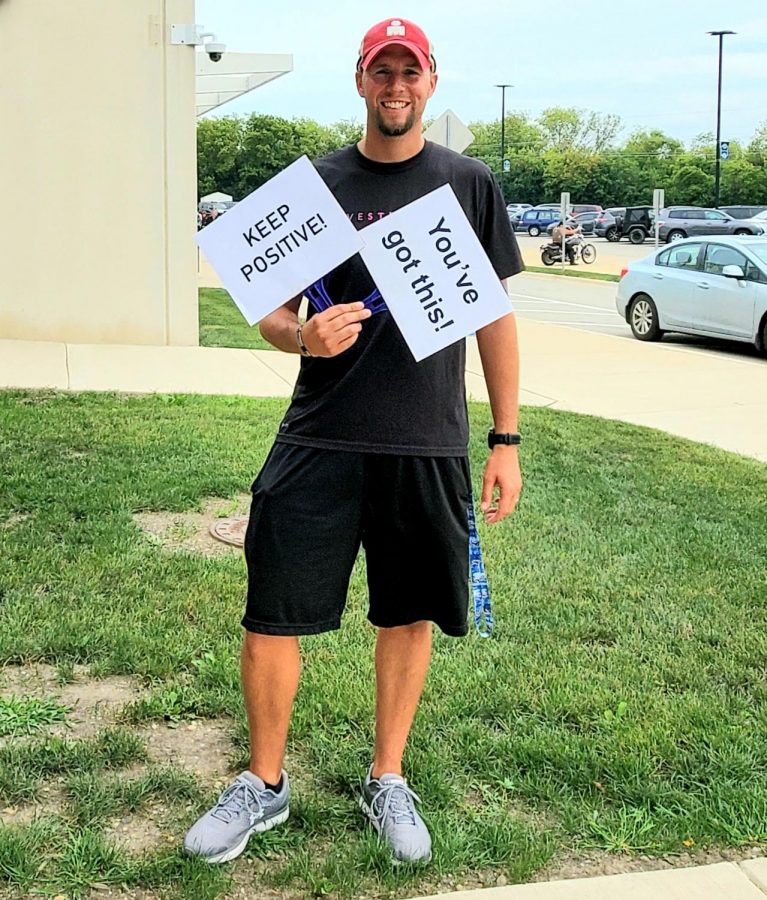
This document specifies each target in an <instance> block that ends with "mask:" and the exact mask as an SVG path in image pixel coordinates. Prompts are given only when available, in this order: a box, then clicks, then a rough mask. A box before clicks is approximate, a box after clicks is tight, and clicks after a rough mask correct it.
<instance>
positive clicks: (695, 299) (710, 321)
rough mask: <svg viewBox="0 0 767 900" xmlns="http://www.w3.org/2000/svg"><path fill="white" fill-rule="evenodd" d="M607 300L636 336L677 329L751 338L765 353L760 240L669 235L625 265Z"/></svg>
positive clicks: (765, 247) (766, 308)
mask: <svg viewBox="0 0 767 900" xmlns="http://www.w3.org/2000/svg"><path fill="white" fill-rule="evenodd" d="M615 305H616V308H617V310H618V313H619V314H620V315H621V316H622V317H623V318H625V320H626V321H627V322H628V324H629V327H630V328H631V331H632V333H633V334H634V337H635V338H637V339H638V340H640V341H657V340H659V339H660V338H661V337H662V336H663V334H664V333H665V332H667V331H677V332H681V333H683V334H699V335H704V336H707V337H718V338H727V339H728V340H732V341H744V342H747V343H753V344H754V345H755V346H756V347H757V349H758V350H759V351H760V352H761V353H765V354H767V238H764V237H735V236H723V237H709V238H705V237H704V238H685V239H682V240H678V241H675V242H674V243H673V245H672V246H671V247H666V248H664V249H663V250H661V251H660V252H659V253H653V254H651V255H650V256H646V257H644V258H643V259H639V260H636V261H635V262H632V263H629V265H628V268H626V269H624V270H623V272H621V280H620V283H619V285H618V293H617V295H616V298H615Z"/></svg>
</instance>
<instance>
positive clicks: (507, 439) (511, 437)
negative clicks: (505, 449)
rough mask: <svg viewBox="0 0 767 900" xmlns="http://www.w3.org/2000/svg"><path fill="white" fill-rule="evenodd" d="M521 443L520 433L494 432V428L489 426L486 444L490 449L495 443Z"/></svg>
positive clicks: (510, 444) (509, 444)
mask: <svg viewBox="0 0 767 900" xmlns="http://www.w3.org/2000/svg"><path fill="white" fill-rule="evenodd" d="M521 443H522V435H521V434H517V433H516V432H515V433H514V434H508V433H507V434H496V432H495V429H494V428H491V429H490V431H488V433H487V446H488V447H489V448H490V449H491V450H492V449H493V447H495V445H496V444H506V445H507V446H514V445H516V444H521Z"/></svg>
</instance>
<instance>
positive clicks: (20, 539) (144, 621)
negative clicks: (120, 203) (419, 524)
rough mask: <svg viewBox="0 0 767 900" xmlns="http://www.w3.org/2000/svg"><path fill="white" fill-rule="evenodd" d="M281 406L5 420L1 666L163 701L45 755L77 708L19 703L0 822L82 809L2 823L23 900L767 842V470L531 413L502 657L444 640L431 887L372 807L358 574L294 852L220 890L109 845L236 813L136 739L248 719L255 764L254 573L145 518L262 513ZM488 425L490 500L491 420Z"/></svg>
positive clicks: (301, 722) (5, 410)
mask: <svg viewBox="0 0 767 900" xmlns="http://www.w3.org/2000/svg"><path fill="white" fill-rule="evenodd" d="M283 408H284V401H283V400H256V399H244V398H211V397H197V396H156V397H128V396H116V395H103V394H101V395H95V394H55V393H36V392H22V391H8V392H3V393H0V422H2V430H0V446H1V447H2V455H1V456H0V664H3V663H14V662H24V661H30V660H43V661H47V662H49V663H51V664H53V665H54V666H56V667H58V669H59V672H60V674H61V678H62V680H67V678H68V677H70V676H71V672H72V667H73V665H75V664H86V665H88V666H89V667H91V669H92V671H93V673H95V674H96V675H98V676H106V675H109V674H131V675H136V676H138V677H140V678H141V679H142V680H143V681H144V683H145V684H146V685H147V686H148V688H149V692H150V693H149V697H148V699H147V700H146V701H145V702H144V703H141V704H138V705H136V706H134V707H132V708H131V709H129V710H127V711H126V714H125V716H124V717H123V722H122V724H121V725H119V726H118V727H111V728H107V729H104V730H102V731H101V732H100V733H98V734H95V735H94V736H92V737H90V738H88V739H87V740H82V741H74V740H70V739H67V738H58V737H57V738H53V737H49V736H47V735H46V728H47V727H49V726H48V725H47V724H46V723H47V720H48V719H51V720H53V719H55V718H56V712H55V708H52V711H51V712H50V713H49V712H45V711H43V712H41V711H40V710H38V709H33V708H32V707H30V706H23V705H20V704H19V702H15V703H14V704H11V702H10V701H6V707H5V708H6V712H5V716H6V720H7V722H8V723H11V722H12V723H14V724H12V725H11V724H8V725H7V726H6V734H9V732H12V733H11V734H10V736H6V737H5V738H4V739H3V740H2V741H0V810H2V809H3V808H4V807H9V806H18V805H23V804H24V803H25V802H28V801H29V800H30V798H34V797H41V796H43V794H42V793H41V792H42V791H43V788H44V787H45V786H46V785H48V784H51V783H60V784H61V785H62V790H63V801H62V804H61V807H60V809H58V810H55V811H53V812H51V813H50V814H48V815H44V816H43V817H42V818H40V819H38V820H37V821H36V822H34V823H32V824H30V825H28V826H26V827H20V826H14V827H11V826H5V827H3V826H0V894H2V893H3V890H6V891H9V892H10V894H11V896H13V895H14V894H17V895H18V896H25V897H26V896H29V895H30V893H31V892H33V891H41V892H50V893H52V894H53V893H64V894H67V895H73V896H77V895H79V894H82V893H85V892H86V890H87V888H88V886H89V885H91V884H93V883H101V884H109V885H121V884H125V885H127V886H128V887H144V888H146V889H152V890H163V889H171V887H172V890H173V891H175V894H174V895H175V896H183V897H188V898H190V900H191V898H194V900H200V898H203V900H204V898H214V897H219V896H224V894H225V892H226V890H227V885H228V883H229V877H230V873H232V872H233V871H234V872H235V873H238V879H239V878H246V879H250V881H246V882H245V883H252V884H253V886H254V889H256V888H257V889H274V888H276V889H278V890H282V891H287V892H289V893H292V894H294V895H300V896H323V895H333V896H338V897H355V896H361V895H365V896H367V897H371V896H381V897H383V896H399V897H406V896H412V895H413V894H415V893H419V892H422V891H425V890H429V889H431V888H432V887H434V886H436V887H439V886H444V885H446V884H449V883H452V884H453V885H455V884H456V883H465V882H466V881H467V880H468V881H470V880H471V879H472V877H473V876H474V875H475V874H476V873H478V872H481V873H491V874H492V876H493V877H495V876H496V875H503V876H504V877H506V878H507V879H508V880H509V882H514V881H524V880H526V879H529V878H530V877H531V876H532V875H533V874H534V873H535V872H536V871H538V870H540V868H541V867H542V866H544V865H545V864H547V863H550V862H551V861H552V860H554V861H556V859H557V858H560V857H562V856H566V855H573V854H574V855H576V856H577V855H578V854H579V853H582V852H584V851H585V850H586V849H588V848H601V849H602V850H605V851H613V852H622V853H642V854H648V855H655V854H675V853H683V852H686V850H687V848H688V847H689V846H691V845H693V843H694V847H695V848H696V849H698V848H709V847H717V846H726V847H738V846H741V845H745V846H748V847H751V846H753V845H754V844H757V845H759V844H764V843H767V681H765V670H766V669H767V621H766V620H767V603H766V602H765V601H766V600H767V588H766V587H765V570H764V561H765V559H767V533H766V530H765V521H767V467H765V466H764V465H761V464H759V463H757V462H755V461H751V460H748V459H743V458H739V457H736V456H733V455H730V454H727V453H724V452H721V451H718V450H715V449H712V448H709V447H705V446H702V445H697V444H693V443H690V442H686V441H683V440H679V439H676V438H672V437H670V436H667V435H664V434H662V433H659V432H654V431H650V430H646V429H642V428H638V427H632V426H629V425H624V424H620V423H614V422H608V421H604V420H600V419H596V418H590V417H586V416H579V415H575V414H568V413H562V412H552V411H548V410H543V409H531V408H526V409H524V410H523V413H522V430H523V431H524V433H525V444H524V446H523V450H522V460H523V468H524V473H525V478H526V487H525V490H524V493H523V497H522V500H521V503H520V506H519V509H518V511H517V513H516V514H515V515H514V517H513V519H512V520H510V521H508V522H507V523H504V524H503V525H502V526H500V527H498V528H495V529H492V528H487V527H485V526H483V525H481V526H480V527H481V537H482V540H483V546H484V551H485V556H486V562H487V566H488V572H489V578H490V584H491V589H492V593H493V600H494V611H495V616H496V622H497V626H496V633H495V635H494V636H493V637H492V638H490V639H485V640H483V639H481V638H479V637H478V636H477V635H475V634H473V633H472V634H471V635H470V636H469V637H468V638H466V639H464V640H455V639H448V638H444V637H441V636H438V637H437V639H436V641H435V651H434V661H433V667H432V670H431V674H430V678H429V681H428V683H427V688H426V691H425V695H424V698H423V703H422V706H421V708H420V711H419V714H418V716H417V718H416V722H415V726H414V730H413V734H412V739H411V743H410V745H409V748H408V752H407V756H406V767H407V773H408V775H409V776H410V779H411V782H412V784H413V786H414V788H415V789H416V791H417V792H418V793H419V794H420V796H421V797H422V800H423V811H424V814H425V816H426V817H427V818H428V820H429V822H430V824H431V827H432V831H433V835H434V846H435V853H434V860H433V863H432V865H431V866H430V867H428V868H427V869H425V870H420V869H412V868H408V867H400V868H394V867H392V866H391V865H390V864H389V863H388V862H387V860H386V857H385V854H384V853H383V852H382V851H381V849H380V848H379V847H378V846H377V844H376V842H375V840H374V838H373V836H372V833H371V832H370V831H369V830H367V829H366V827H365V825H364V822H363V820H362V818H361V816H360V813H359V810H358V809H357V806H356V803H355V798H354V788H355V785H356V784H357V783H358V781H359V779H360V777H361V776H362V774H363V773H364V771H365V769H366V766H367V764H368V762H369V756H370V748H371V740H372V726H373V721H372V709H373V667H372V657H371V653H372V648H373V640H374V633H373V629H371V628H370V627H369V626H368V625H367V623H366V622H365V612H366V597H365V586H364V585H365V582H364V560H362V559H360V560H359V561H358V565H357V567H356V570H355V573H354V577H353V580H352V584H351V589H350V597H349V605H348V609H347V613H346V616H345V620H344V627H343V629H342V630H341V631H340V632H335V633H331V634H326V635H320V636H316V637H312V638H308V639H305V640H304V641H303V644H302V647H303V655H304V661H305V667H304V673H303V678H302V682H301V687H300V690H299V694H298V698H297V701H296V708H295V716H294V722H293V728H292V732H291V736H290V744H289V750H288V757H289V769H290V771H291V772H292V773H293V774H294V775H295V786H296V791H295V795H294V802H293V803H292V804H291V806H292V810H291V818H290V820H289V821H288V823H287V825H286V826H285V827H283V828H280V829H275V830H274V831H272V832H269V833H268V834H266V835H262V836H258V837H256V838H254V839H252V840H251V844H250V846H249V848H248V850H247V851H246V854H245V857H244V858H243V859H241V860H239V861H238V862H236V863H234V864H232V865H228V866H223V867H206V866H205V865H203V864H200V863H199V862H196V861H194V860H189V859H186V858H184V857H183V856H182V855H181V853H180V852H179V846H178V843H177V842H174V843H167V844H165V845H163V846H162V848H160V849H156V850H150V851H146V852H144V853H141V854H138V855H135V856H132V855H129V854H128V853H127V852H125V851H124V850H121V849H119V848H118V847H116V846H114V845H112V844H111V843H110V842H109V841H108V840H107V839H106V837H105V823H106V822H107V820H108V819H109V817H111V816H114V815H118V816H119V815H127V814H129V813H132V812H134V811H136V810H141V809H145V808H147V804H151V802H152V801H154V802H159V803H162V805H163V806H164V807H165V808H167V809H168V810H170V811H172V812H173V814H174V815H175V817H176V819H177V834H178V836H179V838H180V837H181V835H183V832H184V830H185V828H186V827H187V826H188V825H189V824H191V822H192V821H193V820H194V819H195V818H196V816H197V815H198V814H199V813H200V812H201V811H202V810H203V809H204V808H205V807H206V805H207V804H208V803H209V802H210V800H211V799H212V798H213V797H214V796H215V792H214V791H213V790H212V789H211V787H210V785H207V786H206V785H203V784H201V783H200V782H197V781H196V780H195V779H194V778H193V777H192V776H191V775H189V774H188V773H186V772H184V771H183V770H182V769H181V768H176V769H171V770H169V771H159V770H154V769H152V770H150V771H149V772H147V773H145V774H144V775H142V776H141V777H140V778H135V777H133V776H131V775H130V774H129V772H128V770H127V767H129V766H130V765H131V764H132V763H134V762H135V761H138V760H141V759H142V758H144V756H145V754H146V748H145V746H144V744H143V742H142V740H141V738H140V737H139V736H138V734H137V732H136V730H135V726H136V725H137V724H139V723H146V722H147V721H148V720H152V719H155V720H157V721H159V722H160V723H164V721H165V720H169V721H171V723H172V724H173V723H175V724H177V725H179V726H180V727H186V723H187V720H189V719H192V718H194V717H199V718H206V717H218V716H232V717H233V718H234V721H235V723H236V724H235V731H234V736H233V737H234V741H235V747H236V750H235V758H234V760H233V764H234V765H235V766H236V765H243V764H244V762H245V759H246V733H245V727H244V717H243V711H242V706H241V701H240V696H239V684H238V658H237V657H238V647H239V641H240V627H239V618H240V615H241V612H242V604H243V590H244V583H245V577H244V566H243V563H242V560H241V558H240V557H239V556H238V555H236V554H235V555H231V556H227V557H221V558H205V557H202V556H196V555H193V554H191V553H175V554H172V553H169V552H167V551H166V550H164V549H163V548H162V547H161V546H158V544H157V543H156V542H153V541H150V540H148V539H147V537H146V536H145V535H144V534H142V533H141V532H140V531H139V529H138V528H137V527H136V526H135V525H134V522H133V520H132V514H133V513H134V512H135V511H137V510H173V511H182V510H189V509H193V508H196V507H197V506H198V504H199V503H200V501H201V499H202V498H205V497H210V496H219V497H224V498H228V497H233V496H234V495H235V494H236V493H238V492H242V491H247V489H248V487H249V485H250V483H251V481H252V479H253V477H254V475H255V473H256V471H257V470H258V468H259V466H260V464H261V463H262V461H263V459H264V457H265V454H266V452H267V450H268V447H269V446H270V443H271V438H272V435H273V433H274V431H275V427H276V425H277V423H278V420H279V417H280V415H281V412H282V410H283ZM470 411H471V417H472V423H473V435H474V438H473V442H472V446H471V456H472V463H473V474H474V480H475V482H476V483H478V481H479V478H480V476H481V469H482V461H483V459H484V456H485V450H484V449H483V446H482V443H483V435H484V433H485V431H486V427H487V424H488V422H489V421H490V416H489V411H488V409H487V407H485V406H483V405H481V404H474V405H472V406H471V410H470ZM476 489H477V490H478V484H477V486H476ZM25 723H26V725H27V726H28V727H26V728H24V727H22V726H23V725H24V724H25ZM19 734H20V735H21V736H18V737H16V736H14V735H19ZM448 878H452V879H453V881H452V882H448V881H447V880H446V879H448Z"/></svg>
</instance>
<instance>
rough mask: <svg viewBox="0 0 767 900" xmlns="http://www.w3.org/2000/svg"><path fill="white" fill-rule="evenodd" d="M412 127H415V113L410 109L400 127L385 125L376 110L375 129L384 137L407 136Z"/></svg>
mask: <svg viewBox="0 0 767 900" xmlns="http://www.w3.org/2000/svg"><path fill="white" fill-rule="evenodd" d="M413 125H415V111H414V110H413V109H412V107H411V110H410V112H409V113H408V117H407V119H405V121H404V122H403V123H402V125H387V124H386V123H385V122H384V120H383V117H382V116H381V113H380V112H378V110H376V128H378V130H379V131H380V132H381V134H383V135H384V136H385V137H399V136H400V135H402V134H407V133H408V131H410V129H411V128H412V127H413Z"/></svg>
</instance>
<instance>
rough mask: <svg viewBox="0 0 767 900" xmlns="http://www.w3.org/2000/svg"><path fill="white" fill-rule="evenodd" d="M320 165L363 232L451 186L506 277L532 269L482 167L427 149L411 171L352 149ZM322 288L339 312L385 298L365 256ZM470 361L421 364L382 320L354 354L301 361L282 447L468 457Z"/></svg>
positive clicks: (461, 349) (410, 164) (451, 351)
mask: <svg viewBox="0 0 767 900" xmlns="http://www.w3.org/2000/svg"><path fill="white" fill-rule="evenodd" d="M315 166H316V168H317V171H318V172H319V173H320V175H321V176H322V178H323V179H324V181H325V183H326V184H327V185H328V187H329V188H330V190H331V191H332V192H333V194H334V196H335V198H336V199H337V200H338V202H339V203H340V205H341V207H342V208H343V209H344V210H345V212H346V214H347V215H348V216H349V218H350V220H351V221H352V222H353V223H354V225H355V226H356V227H357V228H358V229H359V228H364V227H365V226H366V225H368V224H370V223H371V222H374V221H377V220H378V219H380V218H383V217H384V216H385V215H388V213H391V212H394V211H395V210H397V209H400V208H401V207H403V206H406V205H407V204H408V203H411V202H412V201H413V200H417V199H418V198H419V197H422V196H423V195H424V194H427V193H429V192H430V191H433V190H435V189H436V188H438V187H441V186H442V185H444V184H450V186H451V187H452V189H453V191H454V192H455V194H456V196H457V198H458V200H459V202H460V204H461V206H462V208H463V211H464V212H465V214H466V216H467V218H468V219H469V221H470V222H471V224H472V226H473V228H474V230H475V232H476V234H477V236H478V237H479V240H480V242H481V244H482V246H483V248H484V249H485V252H486V253H487V255H488V257H489V258H490V261H491V263H492V264H493V267H494V268H495V271H496V272H497V274H498V277H499V278H507V277H509V276H511V275H515V274H516V273H517V272H520V271H521V270H522V269H523V268H524V266H523V264H522V259H521V256H520V253H519V248H518V246H517V242H516V238H515V237H514V233H513V231H512V230H511V226H510V224H509V217H508V215H507V213H506V208H505V205H504V202H503V199H502V197H501V193H500V191H499V190H498V187H497V185H496V183H495V180H494V179H493V176H492V174H491V172H490V169H489V168H488V167H487V166H486V165H485V164H484V163H482V162H480V161H479V160H476V159H472V158H470V157H465V156H461V155H460V154H458V153H454V152H453V151H451V150H447V149H445V148H444V147H441V146H439V145H438V144H432V143H430V142H427V143H426V144H425V146H424V148H423V149H422V150H421V152H420V153H418V154H417V155H416V156H414V157H411V158H410V159H408V160H405V161H404V162H397V163H379V162H374V161H373V160H370V159H367V158H366V157H365V156H363V155H362V154H361V153H360V151H359V150H358V148H357V147H356V146H351V147H345V148H344V149H343V150H338V151H336V152H335V153H331V154H330V155H329V156H326V157H324V158H323V159H320V160H318V161H317V162H316V163H315ZM322 281H323V288H324V291H325V294H326V296H327V297H328V298H329V299H331V300H332V302H334V303H353V302H355V301H358V300H364V299H365V298H367V297H369V296H370V295H371V294H372V293H373V292H374V291H375V284H374V282H373V280H372V278H371V277H370V274H369V272H368V270H367V268H366V267H365V264H364V263H363V261H362V258H361V257H360V256H359V255H356V256H354V257H352V258H351V259H350V260H347V261H346V262H345V263H342V264H341V265H340V266H338V268H336V269H334V270H333V271H332V272H330V273H329V274H328V275H327V276H325V278H324V279H323V280H322ZM312 313H313V310H312V308H311V307H310V316H311V314H312ZM465 358H466V348H465V341H463V340H461V341H458V342H456V343H455V344H453V345H451V346H450V347H446V348H445V349H444V350H440V351H439V352H437V353H434V354H433V355H431V356H429V357H427V358H426V359H424V360H421V362H416V361H415V360H414V359H413V356H412V354H411V352H410V350H409V348H408V346H407V344H406V343H405V340H404V338H403V337H402V335H401V334H400V331H399V329H398V328H397V325H396V323H395V321H394V319H393V317H392V315H391V313H390V312H388V310H384V311H383V312H378V313H376V314H374V315H372V316H371V317H370V318H369V319H367V320H365V321H363V323H362V331H361V333H360V336H359V338H358V339H357V341H356V342H355V343H354V344H353V345H352V346H351V347H350V348H349V349H348V350H345V351H344V352H343V353H341V354H339V355H338V356H334V357H331V358H329V359H326V358H305V357H304V358H302V359H301V370H300V373H299V376H298V380H297V382H296V387H295V390H294V392H293V398H292V401H291V404H290V407H289V408H288V411H287V413H286V414H285V417H284V419H283V421H282V424H281V426H280V429H279V433H278V436H277V440H278V441H281V442H284V443H290V444H300V445H303V446H307V447H319V448H324V449H330V450H347V451H348V450H353V451H360V452H369V453H395V454H404V455H410V456H464V455H465V454H466V448H467V445H468V438H469V426H468V417H467V412H466V392H465V387H464V369H465Z"/></svg>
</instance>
